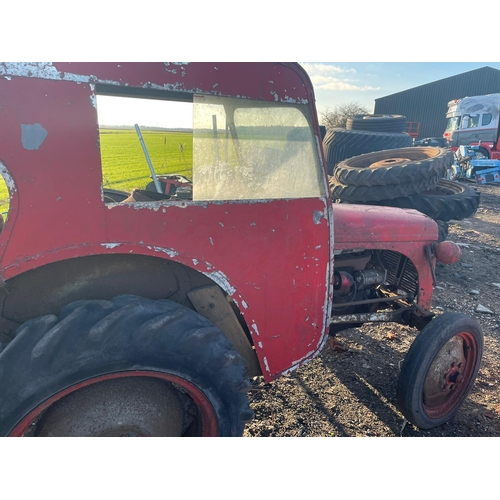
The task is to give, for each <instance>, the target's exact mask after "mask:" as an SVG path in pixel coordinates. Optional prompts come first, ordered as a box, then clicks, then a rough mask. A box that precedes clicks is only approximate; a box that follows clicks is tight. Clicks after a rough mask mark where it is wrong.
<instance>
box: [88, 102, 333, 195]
mask: <svg viewBox="0 0 500 500" xmlns="http://www.w3.org/2000/svg"><path fill="white" fill-rule="evenodd" d="M184 98H186V99H193V102H179V101H166V100H163V99H154V98H152V97H151V96H149V98H148V99H137V98H130V97H113V96H108V95H99V93H97V99H96V102H97V114H98V121H99V138H100V152H101V165H102V191H103V199H104V202H105V203H108V204H111V203H122V202H148V201H158V200H167V201H172V202H175V201H185V200H194V201H215V200H221V201H222V200H265V199H283V198H285V199H288V198H316V197H320V196H324V195H325V193H324V191H325V188H324V179H323V170H322V168H321V166H320V161H319V154H318V147H317V145H316V138H315V135H314V133H313V129H312V125H311V123H312V119H311V117H310V116H309V108H308V107H307V106H305V105H301V104H290V103H285V104H284V103H275V102H268V101H253V100H249V99H237V98H226V97H211V96H198V95H194V96H193V97H192V96H191V95H190V94H188V96H187V97H184Z"/></svg>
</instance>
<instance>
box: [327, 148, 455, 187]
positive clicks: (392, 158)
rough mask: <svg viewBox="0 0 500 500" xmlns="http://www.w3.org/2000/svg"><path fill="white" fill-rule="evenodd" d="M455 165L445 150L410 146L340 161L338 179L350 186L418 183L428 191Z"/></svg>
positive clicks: (336, 173)
mask: <svg viewBox="0 0 500 500" xmlns="http://www.w3.org/2000/svg"><path fill="white" fill-rule="evenodd" d="M452 164H453V153H452V152H451V151H449V150H447V149H443V148H431V147H420V148H415V147H408V148H398V149H391V150H389V151H378V152H374V153H367V154H364V155H360V156H355V157H353V158H348V159H346V160H344V161H341V162H340V163H339V164H338V165H337V166H336V168H335V174H334V176H335V180H336V181H338V182H339V183H341V184H347V185H350V186H387V185H394V184H407V183H412V184H413V183H418V184H420V185H425V186H426V188H425V189H429V188H431V187H433V186H435V185H436V182H437V178H440V177H443V176H444V175H445V173H446V170H447V169H448V168H449V167H450V166H451V165H452Z"/></svg>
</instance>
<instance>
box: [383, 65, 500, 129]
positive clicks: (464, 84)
mask: <svg viewBox="0 0 500 500" xmlns="http://www.w3.org/2000/svg"><path fill="white" fill-rule="evenodd" d="M495 92H500V70H497V69H494V68H490V67H489V66H485V67H484V68H479V69H476V70H473V71H468V72H466V73H461V74H459V75H456V76H451V77H449V78H443V79H442V80H438V81H436V82H432V83H428V84H426V85H420V86H419V87H415V88H413V89H409V90H405V91H403V92H398V93H396V94H392V95H389V96H386V97H381V98H379V99H375V109H374V113H377V114H401V115H404V116H406V118H407V120H408V121H409V122H420V131H419V137H441V136H442V135H443V132H444V129H445V125H446V117H445V115H446V112H447V110H448V102H449V101H451V100H452V99H459V98H462V97H465V96H472V95H483V94H492V93H495Z"/></svg>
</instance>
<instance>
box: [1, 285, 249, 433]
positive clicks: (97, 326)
mask: <svg viewBox="0 0 500 500" xmlns="http://www.w3.org/2000/svg"><path fill="white" fill-rule="evenodd" d="M228 356H229V357H230V358H231V359H233V362H232V363H231V364H228V363H227V359H228ZM131 369H133V370H138V369H139V370H140V369H150V370H156V371H162V372H171V373H176V374H180V375H182V376H183V377H185V378H186V379H187V380H193V381H196V382H195V383H199V382H200V381H201V382H202V385H203V384H204V385H205V389H207V388H208V389H207V390H208V391H212V392H211V394H215V396H216V397H215V399H217V400H218V403H217V402H216V403H214V401H213V398H212V399H211V402H212V404H213V405H214V409H215V410H216V412H217V415H218V417H219V420H220V421H219V427H220V430H219V432H220V435H223V436H241V435H242V434H243V429H244V426H245V422H247V421H248V420H249V419H251V417H252V414H253V413H252V410H251V409H250V407H249V405H248V397H247V395H246V394H245V393H244V392H241V391H240V390H236V389H235V388H236V387H239V388H240V389H241V388H247V387H248V383H247V380H248V379H247V375H246V369H245V361H244V360H243V358H242V357H241V356H240V355H239V354H238V353H237V352H236V351H235V350H234V349H233V348H232V345H231V343H230V342H229V340H228V339H227V337H226V336H225V335H224V334H223V333H222V332H221V331H220V330H219V329H218V328H216V327H215V326H214V325H213V324H212V323H211V322H210V321H208V320H207V319H206V318H204V317H202V316H200V315H199V314H197V313H196V312H194V311H192V310H190V309H187V308H185V307H184V306H181V305H180V304H178V303H176V302H172V301H170V300H151V299H146V298H143V297H137V296H133V295H123V296H118V297H115V298H114V299H112V300H110V301H106V300H95V301H87V300H85V301H77V302H74V303H72V304H69V305H68V306H66V307H65V308H64V309H63V310H62V312H61V314H60V315H59V317H56V316H53V315H50V316H43V317H40V318H35V319H32V320H29V321H27V322H26V323H24V324H23V325H21V327H19V329H18V330H17V334H16V337H15V338H14V340H13V341H12V342H10V343H9V345H8V346H7V348H5V349H4V351H3V352H2V353H1V354H0V435H1V436H5V435H8V434H9V433H10V432H11V430H12V429H13V428H14V427H15V425H16V424H17V423H18V421H20V420H21V418H23V417H24V416H25V415H26V414H28V413H29V412H30V411H31V410H32V409H33V408H35V407H36V406H37V405H38V404H40V403H41V402H42V401H44V400H45V399H47V398H49V397H50V396H52V395H53V394H55V393H57V392H59V391H60V390H63V389H65V388H66V387H69V386H71V385H73V384H75V383H78V382H80V381H81V380H85V379H88V378H92V377H96V376H99V375H104V374H106V373H113V372H118V371H124V370H131ZM2 374H3V376H2Z"/></svg>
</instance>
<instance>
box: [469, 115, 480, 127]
mask: <svg viewBox="0 0 500 500" xmlns="http://www.w3.org/2000/svg"><path fill="white" fill-rule="evenodd" d="M479 117H480V115H470V120H469V128H476V127H478V126H479Z"/></svg>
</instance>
